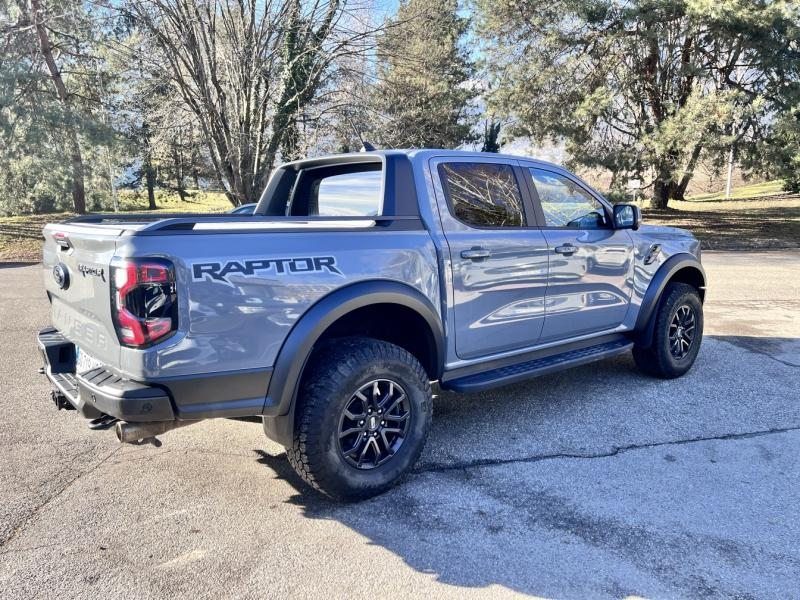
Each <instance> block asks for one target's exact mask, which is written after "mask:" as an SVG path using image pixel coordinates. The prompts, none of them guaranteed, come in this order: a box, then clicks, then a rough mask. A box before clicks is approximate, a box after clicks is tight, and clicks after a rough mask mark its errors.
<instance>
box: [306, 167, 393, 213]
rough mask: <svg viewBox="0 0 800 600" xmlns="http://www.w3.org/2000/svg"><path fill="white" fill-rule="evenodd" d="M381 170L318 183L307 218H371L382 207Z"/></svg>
mask: <svg viewBox="0 0 800 600" xmlns="http://www.w3.org/2000/svg"><path fill="white" fill-rule="evenodd" d="M382 177H383V173H381V171H360V172H357V173H347V174H344V175H332V176H330V177H325V178H324V179H320V180H319V184H318V186H317V189H316V194H315V198H314V200H316V206H314V203H313V200H312V210H310V211H309V216H313V215H319V216H320V217H334V216H335V217H374V216H377V214H378V212H379V211H380V208H381V180H382Z"/></svg>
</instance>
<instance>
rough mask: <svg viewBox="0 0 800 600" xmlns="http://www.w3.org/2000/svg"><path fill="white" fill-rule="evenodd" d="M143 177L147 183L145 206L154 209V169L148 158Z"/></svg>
mask: <svg viewBox="0 0 800 600" xmlns="http://www.w3.org/2000/svg"><path fill="white" fill-rule="evenodd" d="M144 179H145V184H146V185H147V207H148V208H149V209H150V210H156V208H158V207H157V206H156V190H155V187H156V170H155V169H154V168H153V165H152V164H150V161H149V160H148V161H147V163H145V167H144Z"/></svg>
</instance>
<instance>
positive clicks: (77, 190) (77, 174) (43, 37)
mask: <svg viewBox="0 0 800 600" xmlns="http://www.w3.org/2000/svg"><path fill="white" fill-rule="evenodd" d="M31 10H32V13H33V23H34V27H35V28H36V34H37V36H38V38H39V48H40V50H41V52H42V56H43V57H44V62H45V64H47V70H48V71H49V72H50V78H51V79H52V80H53V84H54V85H55V87H56V92H57V93H58V99H59V100H60V101H61V104H62V105H63V107H64V127H65V129H66V130H67V139H68V141H69V152H70V160H71V162H72V205H73V209H74V210H75V212H76V213H78V214H80V215H82V214H84V213H85V212H86V189H85V187H84V182H83V157H82V156H81V144H80V140H79V139H78V132H77V130H76V127H75V121H74V119H73V115H72V108H71V107H70V102H69V95H68V94H67V87H66V86H65V85H64V80H63V79H62V77H61V72H60V71H59V70H58V66H57V65H56V61H55V59H54V58H53V48H52V46H51V45H50V38H49V36H48V35H47V29H46V28H45V26H44V24H43V23H42V17H43V14H42V12H43V11H42V5H41V2H40V1H39V0H31Z"/></svg>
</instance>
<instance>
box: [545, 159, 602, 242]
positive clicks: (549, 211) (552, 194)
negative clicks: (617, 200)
mask: <svg viewBox="0 0 800 600" xmlns="http://www.w3.org/2000/svg"><path fill="white" fill-rule="evenodd" d="M530 172H531V177H532V178H533V185H534V186H535V187H536V193H537V194H538V195H539V201H540V202H541V204H542V211H543V212H544V221H545V225H547V226H548V227H563V228H565V229H603V228H605V227H607V226H608V222H607V218H606V213H605V210H604V209H603V205H602V204H600V203H599V202H598V201H597V200H595V199H594V198H593V197H592V196H591V195H590V194H589V193H588V192H587V191H586V190H584V189H583V188H581V187H579V186H578V184H577V183H575V182H574V181H572V180H570V179H568V178H566V177H564V176H563V175H558V174H556V173H552V172H550V171H544V170H542V169H530Z"/></svg>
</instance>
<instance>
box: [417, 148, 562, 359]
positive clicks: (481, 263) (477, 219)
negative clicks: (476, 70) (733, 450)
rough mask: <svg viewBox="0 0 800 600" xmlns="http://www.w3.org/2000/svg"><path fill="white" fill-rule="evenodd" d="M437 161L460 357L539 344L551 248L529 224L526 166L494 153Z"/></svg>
mask: <svg viewBox="0 0 800 600" xmlns="http://www.w3.org/2000/svg"><path fill="white" fill-rule="evenodd" d="M431 166H432V172H433V173H435V174H438V180H439V183H440V184H441V185H440V187H439V186H437V195H438V196H439V197H437V201H438V206H439V214H440V217H441V220H442V227H443V230H444V234H445V238H446V240H447V244H448V246H449V251H450V261H451V265H452V280H453V283H452V286H453V306H454V313H455V340H456V354H457V355H458V356H459V357H460V358H462V359H469V358H474V357H479V356H486V355H489V354H494V353H498V352H503V351H508V350H515V349H519V348H524V347H527V346H531V345H533V344H535V343H536V342H537V341H538V340H539V337H540V335H541V331H542V326H543V324H544V295H545V290H546V288H547V262H548V256H547V254H548V251H547V242H546V241H545V238H544V235H543V234H542V232H541V231H540V230H539V229H538V228H536V227H530V226H529V225H532V224H533V223H532V220H533V215H529V214H528V213H529V212H531V211H532V205H531V204H530V202H529V197H528V196H527V195H525V194H523V190H524V191H526V192H527V188H524V187H523V188H521V187H520V184H521V185H522V186H525V183H524V181H523V179H522V178H523V177H524V175H523V173H522V170H521V169H520V168H519V166H518V164H517V162H516V161H509V160H502V159H489V158H486V159H484V158H480V159H474V158H464V159H458V158H446V159H434V160H433V161H432V164H431ZM526 205H527V206H528V210H527V211H526ZM529 218H530V219H531V222H530V223H529V221H528V219H529Z"/></svg>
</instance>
